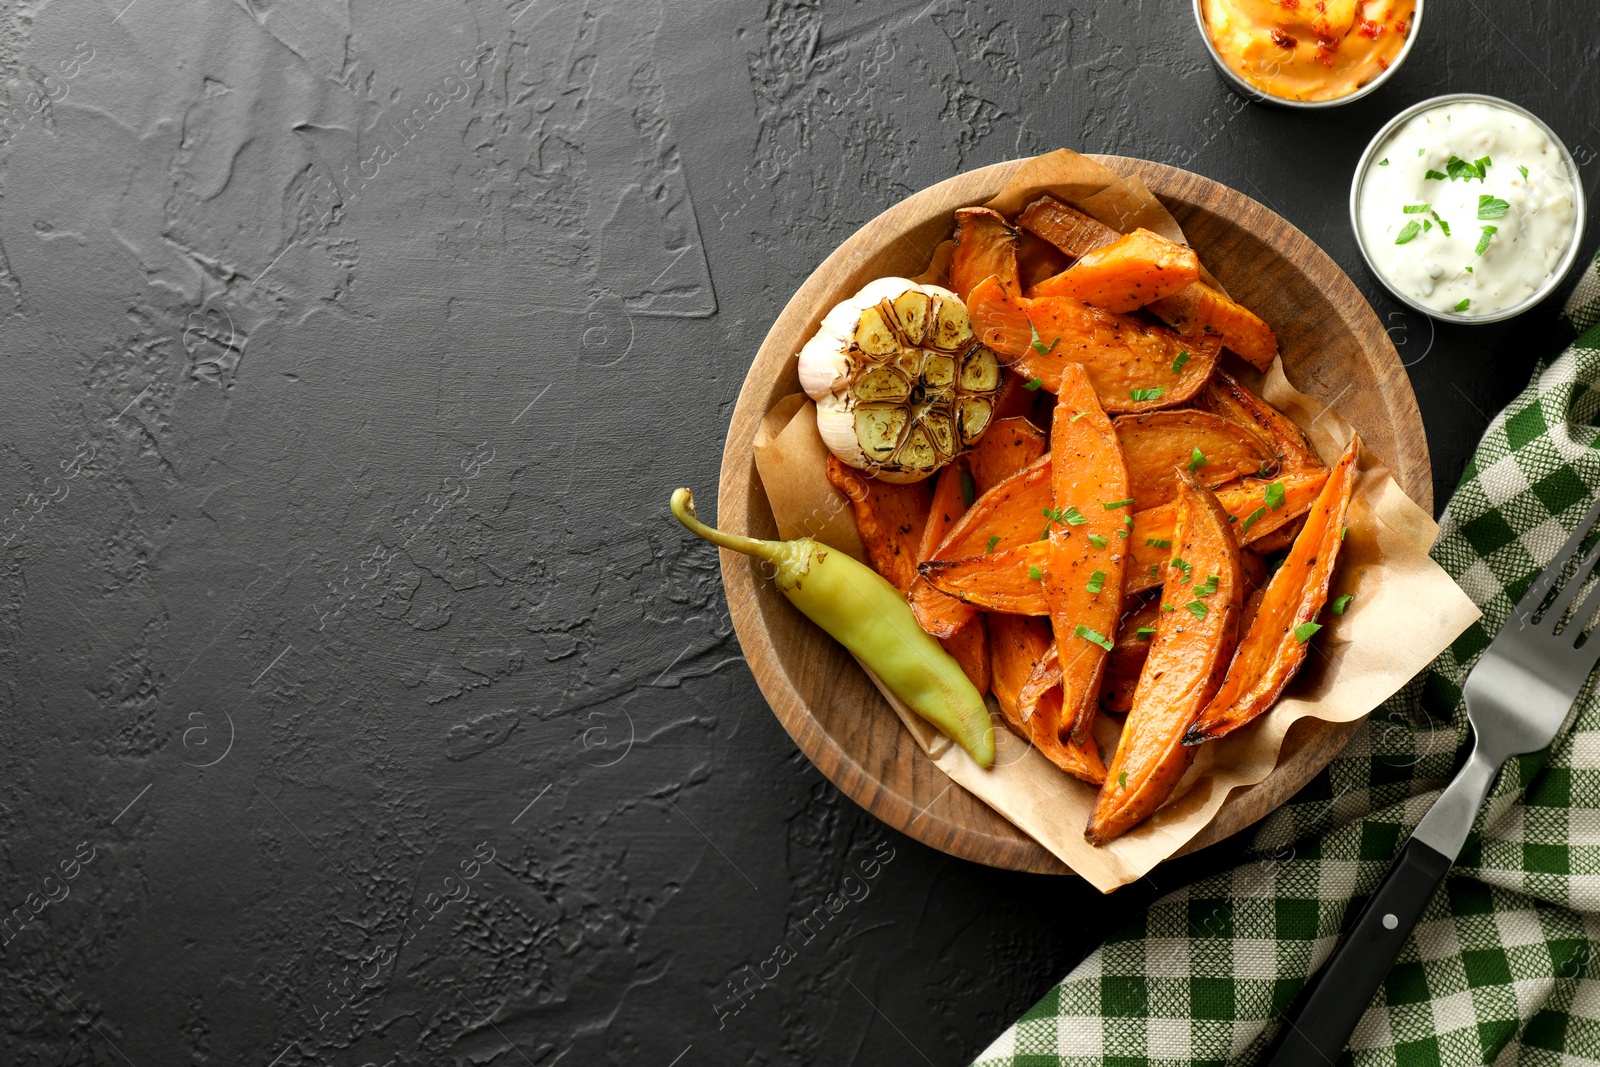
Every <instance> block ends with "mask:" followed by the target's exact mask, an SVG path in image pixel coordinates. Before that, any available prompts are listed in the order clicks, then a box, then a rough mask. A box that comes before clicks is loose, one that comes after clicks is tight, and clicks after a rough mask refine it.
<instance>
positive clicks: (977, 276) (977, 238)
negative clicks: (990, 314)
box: [950, 207, 1021, 300]
mask: <svg viewBox="0 0 1600 1067" xmlns="http://www.w3.org/2000/svg"><path fill="white" fill-rule="evenodd" d="M989 277H997V278H999V279H1000V281H1001V283H1002V284H1004V285H1007V286H1009V287H1011V289H1012V290H1013V291H1015V290H1017V289H1018V288H1019V287H1020V285H1021V283H1020V281H1019V280H1018V275H1017V231H1016V230H1014V229H1012V228H1011V224H1010V223H1009V222H1007V221H1006V219H1005V216H1004V215H1002V214H1000V212H998V211H991V210H990V209H989V208H986V207H964V208H957V209H956V231H955V248H954V250H953V251H952V252H951V254H950V288H951V290H952V291H954V292H955V294H956V295H957V296H959V297H960V298H961V299H962V300H965V299H966V298H967V294H968V293H970V292H972V289H973V287H974V286H976V285H977V284H978V283H979V282H981V281H983V280H984V279H985V278H989Z"/></svg>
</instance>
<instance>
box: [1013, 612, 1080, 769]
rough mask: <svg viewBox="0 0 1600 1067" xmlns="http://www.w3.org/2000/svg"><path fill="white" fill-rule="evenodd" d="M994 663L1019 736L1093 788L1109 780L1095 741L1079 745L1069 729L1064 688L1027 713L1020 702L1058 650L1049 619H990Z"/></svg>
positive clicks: (1055, 689)
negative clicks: (1063, 710) (1063, 709)
mask: <svg viewBox="0 0 1600 1067" xmlns="http://www.w3.org/2000/svg"><path fill="white" fill-rule="evenodd" d="M988 621H989V662H990V665H991V674H992V676H993V679H994V683H993V687H994V696H995V700H996V702H997V703H999V705H1000V712H1001V714H1002V715H1004V716H1005V720H1006V724H1007V725H1009V726H1010V727H1011V729H1012V731H1013V732H1014V733H1016V734H1017V735H1018V736H1019V737H1022V738H1024V739H1026V740H1027V741H1028V742H1029V743H1030V744H1032V745H1033V747H1034V748H1037V749H1038V750H1039V751H1040V752H1041V753H1043V755H1044V756H1045V758H1046V759H1048V760H1049V761H1050V762H1051V763H1054V764H1055V765H1056V766H1057V767H1060V768H1061V769H1062V770H1064V771H1066V772H1067V773H1068V774H1070V775H1072V776H1074V777H1076V778H1081V779H1082V780H1083V781H1085V782H1088V783H1089V784H1090V785H1099V784H1101V783H1102V782H1104V781H1105V780H1106V765H1105V762H1104V761H1103V760H1102V759H1101V758H1100V750H1099V748H1097V747H1096V746H1095V743H1094V741H1093V740H1092V739H1091V740H1089V741H1087V742H1085V743H1084V744H1081V745H1079V744H1076V743H1074V742H1073V741H1072V740H1071V738H1070V737H1068V736H1065V734H1066V733H1067V731H1066V730H1064V729H1063V727H1066V726H1070V725H1071V724H1070V723H1063V721H1062V715H1061V689H1060V687H1059V686H1055V687H1053V688H1051V689H1049V690H1048V691H1047V692H1045V693H1043V694H1041V697H1040V699H1038V700H1036V701H1034V703H1033V705H1032V706H1031V707H1030V708H1028V709H1027V710H1026V711H1024V709H1023V707H1022V705H1021V703H1020V700H1019V698H1020V697H1021V694H1022V688H1023V686H1024V685H1025V684H1027V681H1028V679H1029V678H1031V677H1032V676H1033V673H1034V671H1035V669H1036V668H1037V667H1038V666H1039V664H1040V662H1041V660H1043V659H1044V657H1045V656H1046V655H1047V654H1050V653H1053V652H1054V651H1055V641H1054V639H1053V638H1052V637H1051V636H1050V625H1049V624H1048V623H1047V622H1045V621H1044V620H1043V619H1031V618H1027V617H1025V616H1022V615H990V616H989V617H988Z"/></svg>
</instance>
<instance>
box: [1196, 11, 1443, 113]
mask: <svg viewBox="0 0 1600 1067" xmlns="http://www.w3.org/2000/svg"><path fill="white" fill-rule="evenodd" d="M1423 2H1424V0H1416V5H1415V7H1414V8H1413V10H1412V12H1411V25H1410V27H1409V29H1408V30H1407V31H1406V43H1405V45H1404V46H1402V47H1401V49H1400V54H1399V55H1397V56H1395V57H1394V62H1393V63H1390V64H1389V69H1388V70H1386V71H1384V72H1383V73H1382V74H1379V75H1378V76H1377V77H1376V78H1373V79H1372V80H1371V81H1369V82H1368V83H1367V84H1365V85H1363V86H1362V87H1361V88H1359V89H1357V90H1356V91H1355V92H1353V93H1346V94H1345V95H1344V96H1340V97H1335V98H1334V99H1332V100H1285V99H1284V98H1283V97H1281V96H1273V95H1272V94H1271V93H1267V92H1263V91H1262V90H1261V89H1258V88H1257V87H1256V86H1254V85H1251V84H1250V83H1249V82H1247V81H1245V80H1244V78H1242V77H1240V76H1239V74H1238V73H1237V72H1236V71H1234V69H1233V68H1232V67H1230V66H1228V63H1227V61H1226V60H1224V59H1223V58H1222V53H1221V52H1218V51H1217V46H1216V45H1215V44H1214V43H1213V42H1212V40H1211V32H1210V31H1209V30H1208V29H1207V28H1206V17H1205V12H1203V11H1202V10H1201V9H1200V5H1201V3H1202V0H1194V21H1195V25H1197V26H1199V27H1200V40H1202V41H1204V42H1205V46H1206V51H1207V52H1208V53H1210V55H1211V61H1212V62H1213V63H1215V64H1216V65H1217V69H1218V70H1220V71H1221V72H1222V76H1223V78H1224V79H1226V80H1227V81H1228V83H1229V84H1231V85H1232V86H1233V87H1234V88H1235V89H1237V90H1239V92H1241V93H1243V94H1244V95H1245V96H1246V97H1248V98H1250V99H1251V100H1254V101H1256V102H1258V103H1262V104H1272V105H1275V106H1277V107H1290V108H1301V109H1303V110H1307V111H1315V110H1319V109H1321V108H1329V107H1339V106H1341V105H1343V104H1348V103H1350V102H1351V101H1352V100H1360V99H1361V98H1362V97H1363V96H1366V95H1367V94H1368V93H1370V92H1374V91H1375V90H1376V89H1377V88H1378V86H1380V85H1382V84H1383V83H1384V82H1386V81H1388V80H1389V79H1390V78H1392V77H1394V72H1395V71H1397V70H1399V69H1400V66H1401V64H1403V63H1404V62H1405V61H1406V57H1407V56H1409V55H1410V54H1411V49H1412V47H1413V46H1415V45H1416V43H1417V37H1418V36H1419V33H1418V31H1419V29H1420V28H1421V26H1422V8H1423Z"/></svg>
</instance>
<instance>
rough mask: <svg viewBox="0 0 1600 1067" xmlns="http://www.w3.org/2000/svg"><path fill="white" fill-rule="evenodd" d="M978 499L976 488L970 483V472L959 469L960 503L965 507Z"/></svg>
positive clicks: (963, 468)
mask: <svg viewBox="0 0 1600 1067" xmlns="http://www.w3.org/2000/svg"><path fill="white" fill-rule="evenodd" d="M977 497H978V487H977V486H976V485H974V484H973V482H972V472H971V471H969V470H967V469H966V468H965V467H962V468H961V502H962V503H963V504H965V505H966V506H967V507H969V508H970V507H971V506H972V502H973V501H974V500H976V499H977Z"/></svg>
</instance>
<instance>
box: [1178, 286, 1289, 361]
mask: <svg viewBox="0 0 1600 1067" xmlns="http://www.w3.org/2000/svg"><path fill="white" fill-rule="evenodd" d="M1150 310H1151V311H1153V312H1154V313H1155V314H1156V316H1157V317H1158V318H1160V319H1161V321H1162V322H1165V323H1166V324H1167V325H1169V326H1171V327H1172V328H1173V329H1174V330H1177V331H1178V333H1179V334H1181V335H1182V336H1183V337H1184V338H1185V339H1186V340H1189V341H1198V340H1199V339H1200V338H1201V337H1220V338H1221V339H1222V343H1223V345H1224V347H1226V348H1228V349H1230V350H1232V351H1233V352H1236V353H1237V354H1238V355H1239V358H1240V359H1242V360H1244V361H1245V362H1246V363H1248V364H1250V365H1251V366H1252V367H1254V368H1256V370H1266V369H1267V368H1268V367H1270V366H1272V360H1273V357H1274V356H1276V355H1277V354H1278V335H1277V334H1275V333H1273V332H1272V327H1271V326H1268V325H1267V324H1266V323H1265V322H1264V321H1262V319H1261V317H1260V316H1259V315H1257V314H1256V313H1255V312H1253V311H1251V310H1250V309H1249V308H1247V307H1245V306H1244V305H1243V304H1240V303H1239V302H1238V301H1236V300H1234V299H1232V298H1231V297H1227V296H1224V295H1223V294H1221V293H1219V292H1217V291H1216V290H1215V289H1213V288H1211V287H1210V286H1208V285H1205V284H1202V283H1200V282H1196V283H1195V284H1194V285H1191V286H1189V287H1188V288H1187V289H1184V290H1183V291H1182V292H1179V293H1174V294H1173V295H1172V296H1169V297H1164V298H1162V299H1160V300H1157V301H1155V302H1153V303H1152V304H1150Z"/></svg>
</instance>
